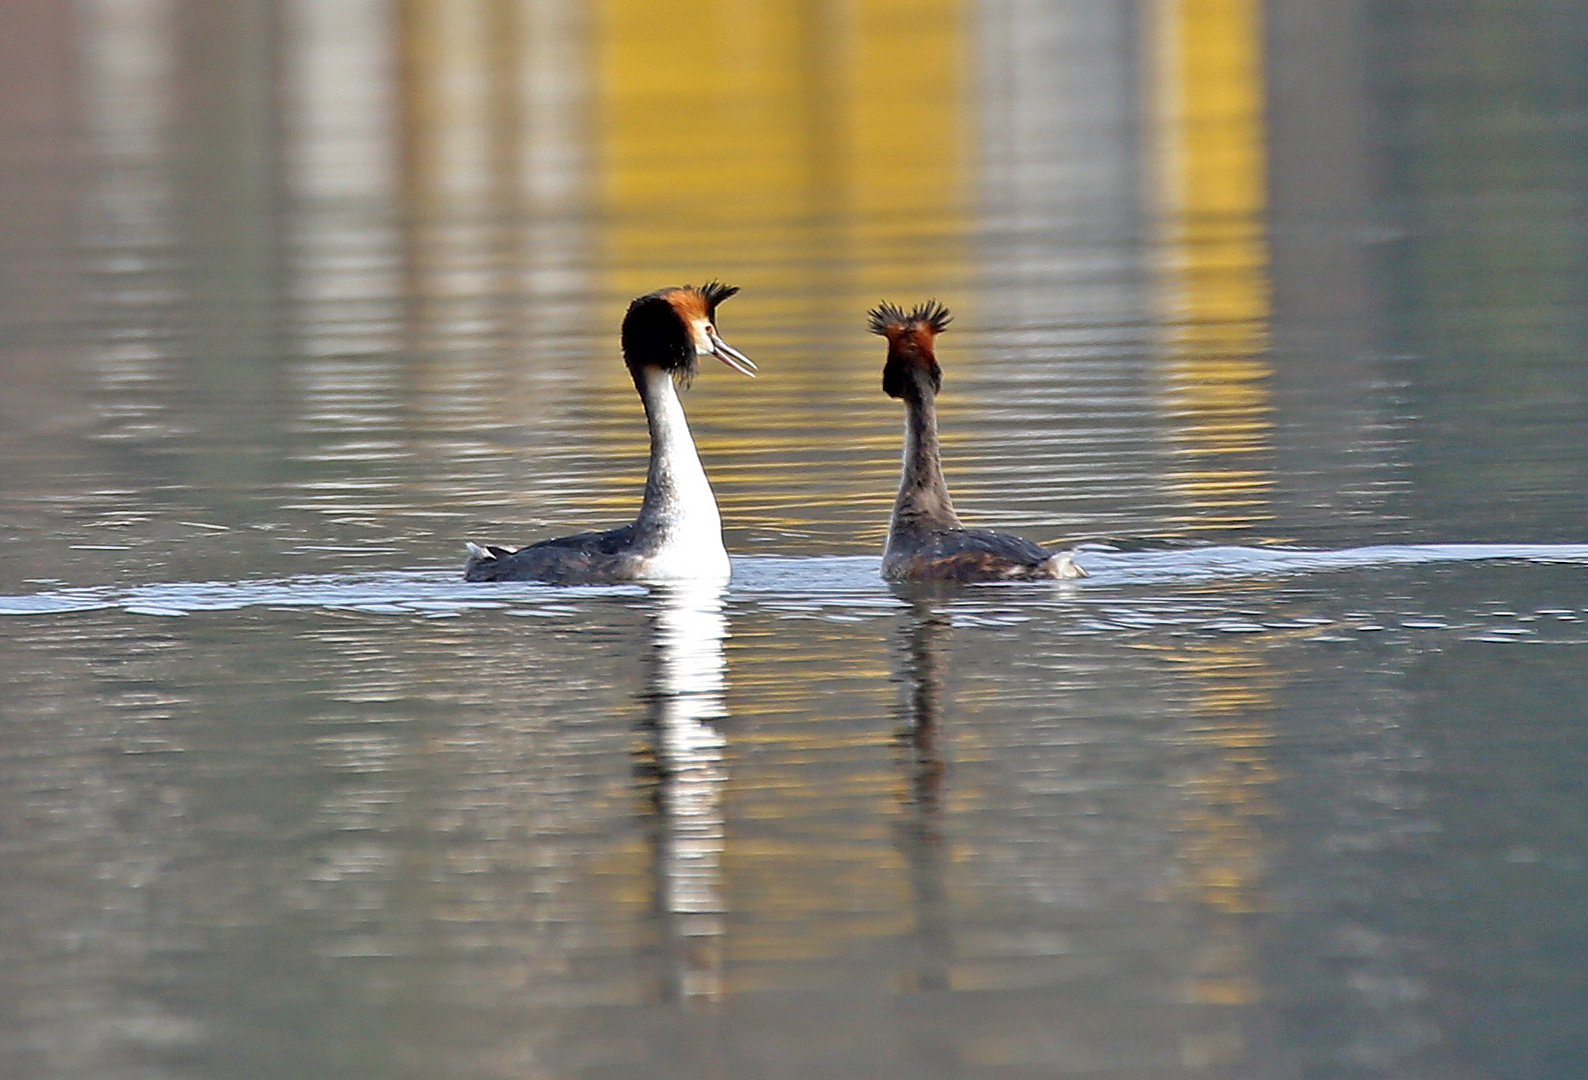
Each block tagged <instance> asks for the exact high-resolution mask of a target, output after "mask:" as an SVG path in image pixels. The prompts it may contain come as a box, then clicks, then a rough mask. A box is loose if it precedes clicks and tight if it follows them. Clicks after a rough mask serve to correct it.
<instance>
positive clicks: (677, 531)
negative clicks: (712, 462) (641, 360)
mask: <svg viewBox="0 0 1588 1080" xmlns="http://www.w3.org/2000/svg"><path fill="white" fill-rule="evenodd" d="M642 374H643V378H642V381H641V383H640V397H641V398H643V399H644V401H645V419H646V421H647V423H648V424H649V425H650V429H651V466H650V472H649V473H648V474H647V476H646V478H645V501H644V503H642V504H641V506H640V516H639V518H638V519H637V520H636V521H635V531H636V533H637V535H636V536H635V542H636V546H637V547H640V548H642V549H645V550H646V551H647V552H648V553H649V554H648V555H647V556H646V561H647V563H648V573H647V574H646V576H647V577H650V578H656V579H677V578H706V577H724V578H725V577H727V575H728V552H727V549H725V548H724V547H723V546H722V518H721V516H720V515H719V514H718V513H717V499H716V496H714V495H713V494H712V492H711V483H710V482H709V481H708V480H707V479H706V470H705V469H704V468H703V467H702V466H701V464H700V455H699V454H697V453H696V452H695V440H694V439H693V438H691V437H690V434H689V421H688V420H686V419H685V417H684V406H683V403H682V402H680V401H679V400H678V390H677V388H676V387H675V386H674V384H673V377H672V376H671V375H670V374H668V373H667V372H665V371H663V370H661V369H660V368H654V367H646V368H644V369H643V371H642Z"/></svg>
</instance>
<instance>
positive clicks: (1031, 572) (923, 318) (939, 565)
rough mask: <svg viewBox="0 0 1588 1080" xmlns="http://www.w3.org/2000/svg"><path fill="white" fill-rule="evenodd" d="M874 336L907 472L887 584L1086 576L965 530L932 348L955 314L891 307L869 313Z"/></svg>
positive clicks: (1033, 547) (1008, 541)
mask: <svg viewBox="0 0 1588 1080" xmlns="http://www.w3.org/2000/svg"><path fill="white" fill-rule="evenodd" d="M870 314H871V332H872V333H874V334H880V335H882V336H883V337H885V338H887V339H888V360H887V363H886V364H885V365H884V366H883V368H882V389H883V392H884V393H886V394H887V395H888V396H889V397H895V398H899V399H900V400H902V401H903V402H904V469H903V475H902V476H901V477H900V479H899V497H898V499H897V500H896V501H895V502H894V504H893V518H892V520H891V521H890V522H889V523H888V542H887V546H886V547H884V548H883V551H882V576H883V577H885V578H887V579H888V580H889V581H1034V580H1043V579H1052V578H1078V577H1085V576H1086V571H1085V570H1082V569H1081V568H1080V567H1079V566H1077V565H1076V563H1075V560H1074V558H1072V557H1071V555H1070V553H1069V552H1053V551H1049V550H1047V549H1046V548H1044V547H1041V546H1039V545H1037V544H1034V543H1032V542H1031V541H1030V540H1024V539H1021V538H1020V537H1018V536H1009V535H1007V534H1005V533H996V532H991V531H989V530H987V529H967V528H965V526H964V525H963V524H961V522H960V520H959V515H958V514H956V513H955V512H954V501H953V500H952V499H950V498H949V496H948V484H947V483H946V482H944V480H943V463H942V460H941V457H940V454H939V451H938V441H937V406H936V402H937V392H938V390H939V389H940V388H941V387H942V384H943V371H942V368H940V367H939V366H938V363H937V353H936V350H935V343H936V339H937V335H938V334H941V333H942V332H943V331H944V329H945V328H947V326H948V324H949V320H950V319H951V318H952V316H950V315H949V313H948V308H946V307H944V306H943V305H942V304H939V303H938V302H937V301H935V300H929V301H927V302H926V303H924V304H919V305H917V306H916V308H915V310H914V311H911V312H910V313H909V314H908V315H906V314H905V313H904V311H903V309H901V308H898V307H895V306H894V305H892V304H887V303H884V304H879V305H878V306H877V307H876V308H874V309H873V310H872V311H871V313H870Z"/></svg>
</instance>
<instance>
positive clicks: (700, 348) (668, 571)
mask: <svg viewBox="0 0 1588 1080" xmlns="http://www.w3.org/2000/svg"><path fill="white" fill-rule="evenodd" d="M738 291H739V290H738V289H737V288H736V287H734V286H731V285H723V284H722V283H720V282H716V281H713V282H708V283H707V284H706V285H703V286H701V287H700V288H698V289H697V288H695V287H694V286H692V285H684V286H681V287H679V288H672V289H660V290H658V291H657V292H653V293H651V294H649V295H647V296H641V297H639V298H638V299H636V300H635V301H634V302H633V303H631V304H630V305H629V310H628V314H626V315H625V316H624V317H623V335H622V338H623V362H624V363H625V364H627V365H628V369H629V374H630V375H632V376H633V377H634V388H635V389H636V390H638V391H639V394H640V400H641V401H642V402H644V404H645V421H646V423H647V424H648V425H649V427H650V429H651V463H650V470H649V472H648V473H647V475H646V478H645V497H644V499H643V500H642V501H641V503H640V514H639V517H637V518H636V519H635V520H634V521H633V522H632V523H631V524H628V525H624V526H623V527H621V528H617V529H609V530H607V531H605V532H586V533H577V534H575V535H573V536H563V537H558V538H557V539H554V540H542V541H540V542H539V543H537V544H531V545H529V546H528V547H523V548H519V549H518V550H517V551H509V550H507V549H505V548H499V547H481V546H479V545H478V544H470V545H469V558H468V561H467V562H466V563H465V564H464V566H463V577H464V579H465V580H467V581H545V582H550V583H552V584H559V585H572V584H581V583H601V582H619V581H703V580H713V579H716V580H727V578H728V575H729V564H728V551H727V549H726V548H724V547H723V546H722V519H721V517H720V516H719V515H718V513H717V500H716V497H715V496H714V495H712V493H711V484H710V482H708V481H707V479H706V470H705V469H704V468H703V467H702V466H701V464H700V455H699V454H697V453H696V452H695V441H694V439H692V438H691V437H690V434H689V422H688V421H687V420H686V419H685V418H684V406H683V403H682V402H680V401H679V399H678V386H679V385H680V384H686V383H687V382H688V381H689V379H690V378H692V377H693V376H694V374H695V371H696V365H697V361H698V359H699V358H700V357H702V356H715V357H716V358H717V359H718V360H721V361H722V362H723V363H724V364H727V365H728V366H729V367H731V368H732V369H733V370H735V371H737V372H739V373H740V374H743V375H749V376H751V377H754V375H755V370H756V369H755V365H754V364H753V363H751V362H750V358H749V357H747V356H745V355H744V354H743V353H741V352H739V351H738V350H737V349H735V348H733V347H732V346H730V345H728V344H727V343H726V342H725V341H723V340H722V338H721V336H719V335H718V333H717V327H716V320H717V305H718V304H720V303H722V302H723V301H724V300H726V299H728V297H730V296H732V295H733V294H734V293H736V292H738Z"/></svg>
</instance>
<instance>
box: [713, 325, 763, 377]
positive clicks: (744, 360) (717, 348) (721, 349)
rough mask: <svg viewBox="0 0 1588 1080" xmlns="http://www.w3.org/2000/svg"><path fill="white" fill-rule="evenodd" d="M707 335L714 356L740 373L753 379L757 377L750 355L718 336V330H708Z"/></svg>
mask: <svg viewBox="0 0 1588 1080" xmlns="http://www.w3.org/2000/svg"><path fill="white" fill-rule="evenodd" d="M706 337H707V338H708V339H710V341H711V355H712V356H715V357H716V358H717V359H718V360H721V361H722V362H723V363H724V364H727V365H728V366H729V367H731V368H733V370H735V371H737V372H738V373H739V374H741V375H748V376H750V378H752V379H753V378H755V364H754V362H752V361H751V359H750V358H749V357H748V356H746V355H744V353H742V352H740V351H739V350H738V349H735V348H734V347H733V346H732V345H729V344H728V343H727V342H726V341H724V340H722V339H721V338H720V337H718V336H717V331H716V330H708V331H706Z"/></svg>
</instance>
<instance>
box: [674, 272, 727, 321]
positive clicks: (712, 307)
mask: <svg viewBox="0 0 1588 1080" xmlns="http://www.w3.org/2000/svg"><path fill="white" fill-rule="evenodd" d="M684 288H686V289H687V288H689V286H687V285H686V286H684ZM738 291H739V286H737V285H724V284H723V283H722V282H720V281H708V282H706V283H705V284H704V285H702V286H701V287H700V295H701V296H704V297H705V298H706V308H707V309H708V310H709V311H710V312H711V315H712V318H716V317H717V305H718V304H720V303H722V302H723V301H724V300H726V299H728V297H730V296H732V295H733V294H734V293H736V292H738Z"/></svg>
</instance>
